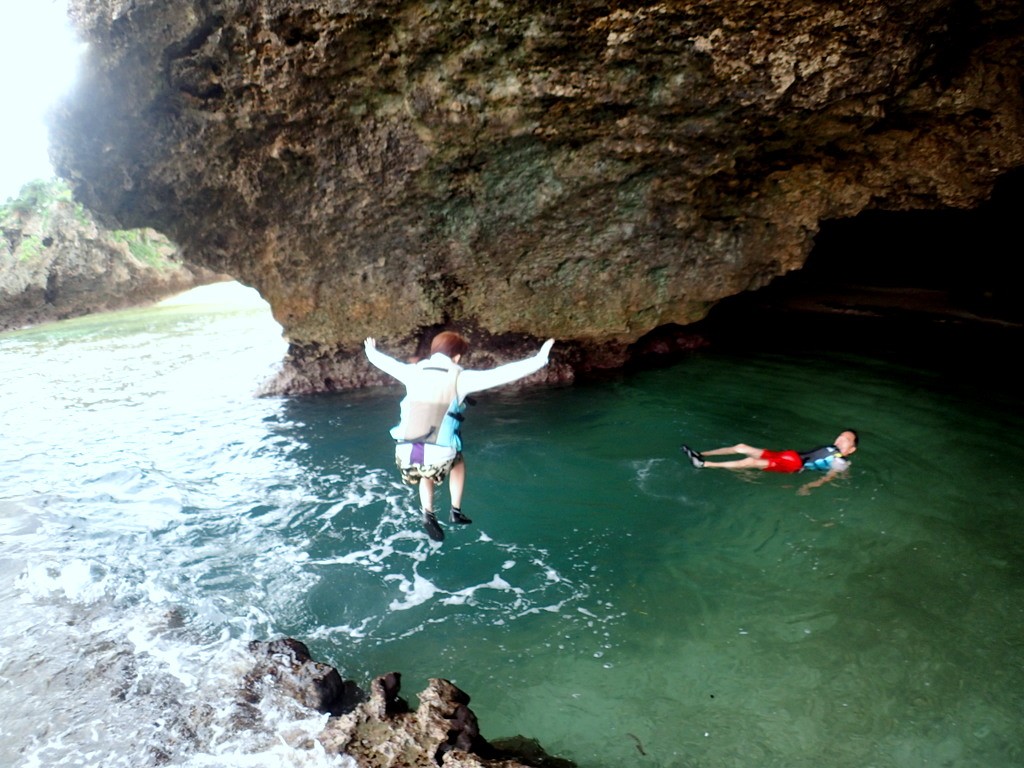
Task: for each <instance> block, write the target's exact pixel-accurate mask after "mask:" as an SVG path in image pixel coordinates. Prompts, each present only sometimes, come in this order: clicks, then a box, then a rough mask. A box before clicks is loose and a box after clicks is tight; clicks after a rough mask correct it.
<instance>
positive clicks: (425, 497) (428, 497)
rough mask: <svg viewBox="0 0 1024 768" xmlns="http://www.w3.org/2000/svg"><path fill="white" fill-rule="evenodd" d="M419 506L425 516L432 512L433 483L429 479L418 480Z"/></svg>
mask: <svg viewBox="0 0 1024 768" xmlns="http://www.w3.org/2000/svg"><path fill="white" fill-rule="evenodd" d="M420 506H421V507H423V514H425V515H427V514H432V513H433V512H434V481H433V480H431V479H430V478H429V477H421V478H420Z"/></svg>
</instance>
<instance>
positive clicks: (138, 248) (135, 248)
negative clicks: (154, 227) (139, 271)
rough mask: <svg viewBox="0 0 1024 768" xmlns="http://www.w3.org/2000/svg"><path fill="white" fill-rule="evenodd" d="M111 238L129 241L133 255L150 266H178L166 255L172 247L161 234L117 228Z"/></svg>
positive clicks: (158, 267) (145, 230) (165, 267)
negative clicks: (153, 234) (155, 234)
mask: <svg viewBox="0 0 1024 768" xmlns="http://www.w3.org/2000/svg"><path fill="white" fill-rule="evenodd" d="M110 239H111V240H116V241H117V242H119V243H127V244H128V250H129V251H131V254H132V256H134V257H135V258H136V259H138V260H139V261H141V262H142V263H143V264H146V265H148V266H150V267H153V268H155V269H167V268H169V267H172V266H176V263H175V262H174V261H172V260H171V259H169V258H167V255H166V252H167V251H168V250H169V249H170V248H171V246H170V243H169V241H168V240H167V239H166V238H164V237H162V236H160V235H157V236H156V237H153V236H152V233H151V231H150V230H147V229H117V230H114V231H112V232H111V233H110Z"/></svg>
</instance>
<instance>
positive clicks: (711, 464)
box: [704, 454, 768, 469]
mask: <svg viewBox="0 0 1024 768" xmlns="http://www.w3.org/2000/svg"><path fill="white" fill-rule="evenodd" d="M704 455H705V456H706V455H707V454H704ZM767 466H768V459H755V458H754V457H753V456H748V457H747V458H745V459H735V460H733V461H705V462H704V468H705V469H764V468H765V467H767Z"/></svg>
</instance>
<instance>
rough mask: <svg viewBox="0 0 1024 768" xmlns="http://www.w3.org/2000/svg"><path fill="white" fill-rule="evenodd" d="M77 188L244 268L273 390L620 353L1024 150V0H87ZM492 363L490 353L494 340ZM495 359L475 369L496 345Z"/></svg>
mask: <svg viewBox="0 0 1024 768" xmlns="http://www.w3.org/2000/svg"><path fill="white" fill-rule="evenodd" d="M72 16H73V19H74V21H75V24H76V26H77V28H78V29H79V30H80V32H81V35H82V36H83V38H84V39H85V40H86V41H88V43H89V50H88V53H87V55H86V58H85V72H84V74H83V76H82V77H81V82H80V84H79V86H78V88H77V90H76V91H75V92H74V94H73V95H72V96H71V97H70V98H69V99H68V100H67V101H66V102H65V103H64V104H63V106H62V107H61V109H60V110H59V113H58V114H57V116H56V119H55V130H54V140H55V148H54V152H53V154H54V158H55V160H56V162H57V166H58V170H59V172H60V174H61V175H63V176H65V177H67V178H69V179H71V180H72V183H73V185H74V187H75V191H76V195H77V197H78V199H80V200H82V201H83V202H84V203H85V204H86V205H87V206H89V207H90V208H92V209H93V210H95V211H97V212H99V213H100V214H102V215H104V216H107V217H109V218H111V219H113V220H116V221H117V222H119V225H120V226H132V227H138V226H149V227H154V228H156V229H158V230H160V231H162V232H166V233H168V234H169V235H170V236H171V237H172V238H173V239H174V240H175V241H176V242H178V243H180V244H181V245H182V246H183V247H184V248H186V249H187V257H188V258H189V259H191V260H193V261H195V262H197V263H200V264H204V265H206V266H208V267H210V268H212V269H214V270H216V271H220V272H226V273H229V274H231V275H233V276H236V277H237V278H239V279H240V280H242V281H243V282H245V283H247V284H250V285H253V286H255V287H256V288H258V289H259V291H260V293H261V294H262V295H263V296H264V297H265V298H266V299H267V300H268V301H269V302H270V304H271V306H272V307H273V311H274V315H275V317H276V318H277V320H278V321H279V322H280V323H281V325H282V326H283V327H284V329H285V333H286V335H287V337H288V339H289V341H290V343H291V348H290V354H289V360H288V366H287V371H286V374H285V375H284V376H283V378H282V379H281V381H279V382H278V385H277V387H278V389H279V390H280V391H311V390H318V389H331V388H336V387H343V386H354V385H360V384H365V383H368V382H371V381H374V380H375V377H376V376H377V374H376V372H374V371H371V370H369V368H368V367H367V366H366V364H365V361H363V360H362V358H361V356H360V354H359V350H360V342H361V340H362V339H363V338H364V337H365V336H368V335H373V336H376V337H377V338H379V339H381V340H382V346H383V347H384V348H385V349H388V350H389V351H392V352H395V353H400V350H403V349H404V350H406V351H407V352H408V353H410V354H411V353H412V352H414V351H416V349H417V347H419V348H420V349H422V342H423V340H424V339H426V338H429V336H430V335H432V333H433V332H434V331H435V330H436V329H438V328H440V327H441V326H448V327H456V328H462V329H466V330H468V331H470V334H471V336H472V337H473V340H474V342H475V343H476V349H478V350H480V351H481V352H484V353H486V354H494V355H496V356H497V357H498V358H499V359H502V358H505V357H510V356H515V355H518V354H521V352H522V350H523V349H529V348H534V347H535V346H536V343H537V341H538V340H541V339H543V338H546V337H549V336H551V337H555V338H557V339H559V340H560V344H559V346H558V347H556V357H557V353H559V352H560V353H561V355H562V357H561V360H562V362H563V365H562V366H561V367H560V366H557V365H555V366H551V367H549V369H546V370H547V375H549V376H552V377H563V378H564V377H566V376H569V375H571V370H568V369H569V368H571V367H576V368H587V367H595V366H596V367H601V366H614V365H618V364H621V363H622V362H623V361H624V360H625V359H626V357H627V356H628V354H629V345H631V344H632V343H634V342H636V341H637V340H638V339H640V338H641V337H643V336H644V335H645V334H647V333H648V332H650V331H651V330H652V329H656V328H658V327H661V326H668V327H671V326H674V325H679V326H685V325H686V324H688V323H691V322H693V321H695V320H698V319H700V318H702V317H703V316H704V315H705V314H706V313H707V311H708V309H709V308H710V307H711V306H713V305H714V304H715V303H716V302H717V301H719V300H720V299H722V298H723V297H727V296H730V295H733V294H737V293H740V292H743V291H748V290H751V289H756V288H758V287H760V286H763V285H765V284H767V283H768V282H770V281H771V280H772V278H774V277H776V276H778V275H781V274H783V273H786V272H788V271H790V270H794V269H797V268H799V267H800V266H801V265H802V264H803V263H804V260H805V259H806V257H807V255H808V253H809V252H810V249H811V247H812V245H813V241H814V236H815V233H816V232H817V231H818V227H819V224H820V222H822V221H824V220H828V219H834V218H843V217H852V216H855V215H856V214H858V213H859V212H861V211H864V210H867V209H879V210H910V209H936V208H943V207H951V208H952V207H955V208H968V207H971V206H975V205H977V204H978V203H979V202H980V201H982V200H984V199H985V198H986V197H987V196H988V195H989V194H990V191H991V189H992V186H993V184H994V182H995V181H996V180H997V179H998V178H999V177H1000V175H1002V174H1004V173H1006V172H1007V171H1008V170H1010V169H1013V168H1015V167H1019V166H1021V165H1022V164H1024V97H1022V85H1021V84H1022V77H1021V56H1022V52H1024V5H1021V4H1020V3H1006V2H998V0H974V1H973V2H972V1H970V0H968V1H963V0H896V1H894V0H865V1H864V2H860V3H855V4H851V3H821V2H817V1H812V0H787V1H786V2H782V3H768V4H765V3H753V2H748V0H712V1H711V2H707V1H706V0H700V1H699V2H698V0H678V1H675V2H631V3H611V4H609V3H598V2H589V1H587V0H582V1H581V0H573V1H572V2H552V3H528V2H522V1H521V0H507V1H505V2H491V3H479V2H475V0H453V2H449V3H429V2H421V1H417V0H406V2H396V1H395V0H366V1H365V2H359V3H355V2H349V1H348V0H341V1H339V2H324V0H288V1H287V2H285V1H284V0H244V1H243V0H197V1H196V2H189V3H167V2H162V1H161V0H72ZM478 355H479V353H478ZM482 357H483V356H482V355H479V356H477V357H475V358H474V361H473V362H474V364H478V363H479V362H481V359H482Z"/></svg>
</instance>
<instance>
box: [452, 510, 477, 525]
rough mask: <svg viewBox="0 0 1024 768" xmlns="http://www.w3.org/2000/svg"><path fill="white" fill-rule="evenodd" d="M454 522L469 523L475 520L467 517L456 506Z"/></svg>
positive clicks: (453, 513) (453, 515) (453, 511)
mask: <svg viewBox="0 0 1024 768" xmlns="http://www.w3.org/2000/svg"><path fill="white" fill-rule="evenodd" d="M452 522H453V523H462V525H469V524H470V523H472V522H473V521H472V520H470V519H469V518H468V517H466V516H465V515H464V514H462V512H460V511H459V510H457V509H456V508H455V507H452Z"/></svg>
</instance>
